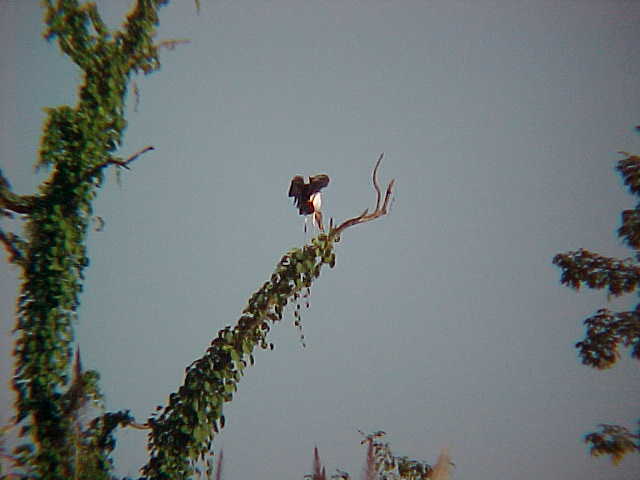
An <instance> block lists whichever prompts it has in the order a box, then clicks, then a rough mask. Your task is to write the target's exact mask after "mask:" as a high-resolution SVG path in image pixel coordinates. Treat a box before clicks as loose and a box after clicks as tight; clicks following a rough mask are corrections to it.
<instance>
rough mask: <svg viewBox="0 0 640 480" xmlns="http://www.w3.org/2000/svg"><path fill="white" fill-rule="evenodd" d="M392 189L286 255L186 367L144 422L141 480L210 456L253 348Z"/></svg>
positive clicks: (169, 474)
mask: <svg viewBox="0 0 640 480" xmlns="http://www.w3.org/2000/svg"><path fill="white" fill-rule="evenodd" d="M381 159H382V157H380V159H378V162H377V163H376V166H375V168H374V174H373V183H374V188H376V191H378V193H379V192H380V190H379V187H378V185H377V178H376V174H377V170H378V167H379V165H380V161H381ZM392 187H393V182H391V183H390V184H389V187H388V189H387V191H388V192H389V193H388V195H387V199H386V200H385V202H384V204H383V206H381V205H380V198H379V196H378V204H377V206H376V209H375V211H374V213H373V214H371V215H370V216H367V215H366V212H365V214H364V215H361V216H359V217H355V218H354V219H351V220H349V221H347V222H344V223H342V224H341V225H340V227H338V228H336V229H331V230H330V231H329V233H328V234H324V233H322V234H320V235H319V236H318V237H316V238H314V239H312V241H311V244H310V245H305V246H304V247H302V248H296V249H292V250H290V251H289V252H287V253H286V254H285V255H284V256H283V257H282V258H281V259H280V262H279V263H278V264H277V266H276V269H275V271H274V273H273V274H272V275H271V278H270V279H269V280H268V281H267V282H265V283H264V284H263V285H262V287H261V288H260V289H259V290H258V291H256V292H255V293H254V294H253V295H252V296H251V298H250V299H249V302H248V305H247V307H246V308H245V309H244V310H243V312H242V316H241V317H240V319H239V320H238V322H237V323H236V325H235V326H233V327H230V326H227V327H225V328H224V329H222V330H220V331H219V332H218V336H217V337H216V338H215V339H214V340H213V341H212V342H211V344H210V346H209V348H208V349H207V351H206V353H205V354H204V356H202V357H201V358H199V359H198V360H196V361H194V362H193V363H192V364H191V365H189V366H188V367H187V369H186V372H185V373H186V375H185V380H184V383H183V385H182V386H181V387H180V388H179V389H178V391H177V392H174V393H172V394H171V395H170V396H169V404H168V405H167V406H165V407H164V408H163V407H158V413H157V414H156V415H153V416H152V417H151V418H150V419H149V420H148V422H147V424H148V425H149V427H150V429H151V430H150V433H149V451H150V455H151V456H150V460H149V462H148V463H147V464H146V465H145V466H144V467H143V468H142V473H143V475H144V476H145V477H147V478H149V479H177V478H189V477H190V476H191V475H192V474H193V472H194V469H195V464H196V462H198V461H200V460H204V459H205V457H207V456H209V455H211V453H212V443H213V439H214V437H215V435H216V434H217V433H218V432H219V430H220V429H221V428H223V427H224V425H225V421H226V420H225V416H224V414H223V405H224V403H226V402H230V401H231V400H232V399H233V394H234V392H236V391H237V385H238V382H239V381H240V378H241V377H242V375H243V374H244V370H245V369H246V368H247V367H248V366H249V365H253V363H254V358H253V351H254V349H255V348H256V347H258V346H260V347H261V348H262V349H267V348H270V349H273V344H271V343H267V334H268V333H269V331H270V329H271V328H272V327H273V325H275V324H276V323H278V322H279V321H281V320H282V318H283V315H284V309H285V307H286V305H287V304H288V303H289V302H291V301H297V300H298V299H299V298H300V297H301V295H302V294H303V293H302V292H303V291H305V290H307V291H308V289H310V288H311V285H312V283H313V281H314V280H315V279H316V278H318V276H319V275H320V271H321V269H322V267H323V265H329V266H330V267H332V268H333V266H334V265H335V258H336V255H335V252H334V243H335V242H337V241H339V235H340V233H341V232H343V231H344V230H345V229H346V228H348V227H350V226H352V225H356V224H358V223H364V222H366V221H370V220H373V219H375V218H379V217H381V216H382V215H385V214H386V206H387V203H388V197H389V196H390V195H391V191H392Z"/></svg>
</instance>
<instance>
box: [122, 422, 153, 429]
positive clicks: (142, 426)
mask: <svg viewBox="0 0 640 480" xmlns="http://www.w3.org/2000/svg"><path fill="white" fill-rule="evenodd" d="M127 427H131V428H135V429H136V430H151V425H149V424H148V423H137V422H131V423H129V424H127Z"/></svg>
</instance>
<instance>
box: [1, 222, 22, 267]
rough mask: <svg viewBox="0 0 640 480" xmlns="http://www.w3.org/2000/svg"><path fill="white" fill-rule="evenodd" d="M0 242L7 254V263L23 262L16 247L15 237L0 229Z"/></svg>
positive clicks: (20, 253)
mask: <svg viewBox="0 0 640 480" xmlns="http://www.w3.org/2000/svg"><path fill="white" fill-rule="evenodd" d="M0 242H2V243H3V244H4V248H5V249H6V250H7V253H8V254H9V262H11V263H21V262H22V261H23V260H24V257H23V255H22V252H21V251H20V249H19V248H18V247H17V246H16V237H15V235H14V234H12V233H9V234H6V233H4V231H3V230H2V229H0Z"/></svg>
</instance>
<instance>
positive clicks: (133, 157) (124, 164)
mask: <svg viewBox="0 0 640 480" xmlns="http://www.w3.org/2000/svg"><path fill="white" fill-rule="evenodd" d="M149 150H155V148H154V147H152V146H151V145H149V146H146V147H144V148H143V149H142V150H139V151H137V152H136V153H134V154H133V155H131V156H130V157H129V158H127V159H126V160H120V159H118V158H109V159H108V160H105V161H104V162H101V163H99V164H98V165H96V166H95V167H93V168H92V169H91V170H89V172H87V174H86V175H85V178H90V177H93V176H94V175H95V174H96V173H98V172H99V171H100V170H102V169H103V168H105V167H108V166H109V165H115V166H117V167H122V168H126V169H127V170H130V168H129V164H130V163H131V162H133V161H135V160H136V159H137V158H138V157H139V156H140V155H142V154H143V153H147V152H148V151H149Z"/></svg>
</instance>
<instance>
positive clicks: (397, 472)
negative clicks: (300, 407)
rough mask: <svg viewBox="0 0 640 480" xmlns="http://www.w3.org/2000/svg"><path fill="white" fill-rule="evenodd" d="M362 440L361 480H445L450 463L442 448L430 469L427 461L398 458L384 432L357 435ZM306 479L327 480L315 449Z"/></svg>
mask: <svg viewBox="0 0 640 480" xmlns="http://www.w3.org/2000/svg"><path fill="white" fill-rule="evenodd" d="M360 434H361V435H362V436H363V437H364V438H363V440H362V441H361V442H360V444H361V445H366V447H367V451H366V459H365V463H364V468H363V470H362V476H361V477H360V478H362V480H448V479H449V473H450V471H451V467H452V466H453V463H452V462H451V458H450V457H449V453H448V450H447V449H446V448H444V449H443V450H442V452H441V453H440V455H439V457H438V461H437V462H436V465H435V466H434V467H432V466H431V465H429V464H428V463H427V462H424V461H420V460H412V459H410V458H408V457H399V456H396V455H394V454H393V452H392V451H391V447H390V445H389V443H388V442H386V441H384V440H383V437H384V436H385V435H386V433H385V432H383V431H381V430H380V431H377V432H374V433H370V434H365V433H363V432H360ZM304 478H305V480H327V474H326V471H325V468H324V467H323V466H322V462H321V461H320V455H319V454H318V448H317V447H316V448H314V450H313V469H312V473H311V474H308V475H305V477H304ZM351 478H352V477H351V475H350V474H349V473H347V472H345V471H343V470H336V473H335V474H333V475H331V480H351Z"/></svg>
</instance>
